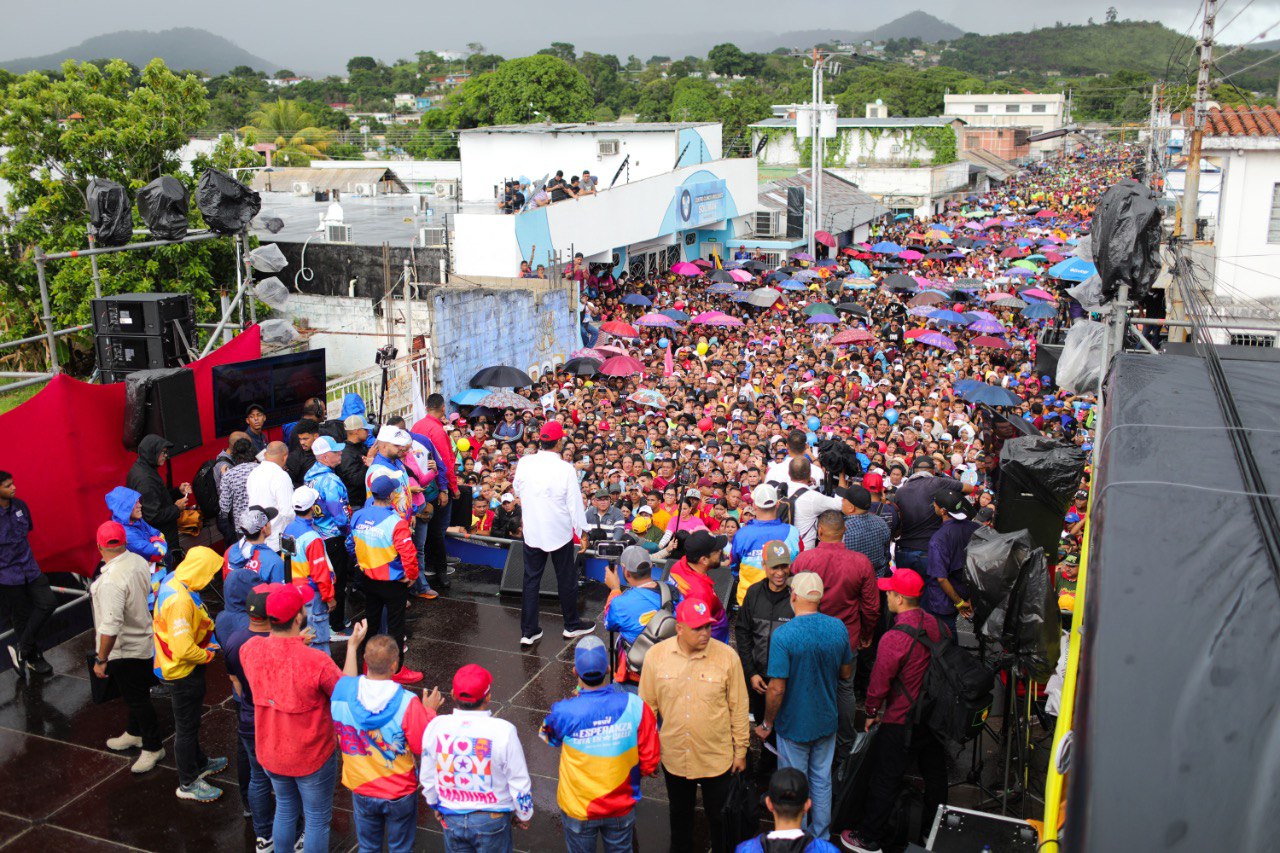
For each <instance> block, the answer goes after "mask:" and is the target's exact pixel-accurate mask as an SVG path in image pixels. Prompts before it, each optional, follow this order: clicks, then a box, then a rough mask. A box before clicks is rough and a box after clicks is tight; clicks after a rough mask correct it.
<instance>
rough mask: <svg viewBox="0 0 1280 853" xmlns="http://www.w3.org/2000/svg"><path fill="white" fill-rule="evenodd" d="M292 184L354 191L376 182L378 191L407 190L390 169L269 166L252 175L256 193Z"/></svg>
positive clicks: (403, 191) (290, 186)
mask: <svg viewBox="0 0 1280 853" xmlns="http://www.w3.org/2000/svg"><path fill="white" fill-rule="evenodd" d="M295 183H304V184H308V185H309V186H310V188H311V190H312V191H319V192H327V191H329V190H338V191H340V192H344V193H351V194H353V195H354V194H355V193H356V186H357V185H359V184H370V185H373V184H377V185H378V192H380V193H385V192H390V193H407V192H408V191H409V188H408V187H406V186H405V185H404V182H403V181H401V180H400V178H399V177H397V176H396V173H395V172H393V171H391V170H390V169H386V168H380V167H374V168H367V167H354V168H350V169H311V168H305V169H272V170H271V171H270V172H267V171H260V172H255V173H254V175H253V188H254V189H255V190H258V191H259V192H266V191H268V186H269V187H270V189H271V190H274V191H275V192H289V191H290V189H291V188H292V187H293V185H294V184H295Z"/></svg>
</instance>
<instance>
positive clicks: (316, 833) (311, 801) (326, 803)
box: [267, 749, 338, 853]
mask: <svg viewBox="0 0 1280 853" xmlns="http://www.w3.org/2000/svg"><path fill="white" fill-rule="evenodd" d="M267 775H268V776H269V777H271V787H272V788H273V789H274V790H275V792H276V819H275V829H274V831H273V832H272V838H273V839H274V840H275V842H276V848H277V849H278V850H281V851H288V850H292V849H293V845H294V842H296V841H297V840H298V815H299V814H301V815H302V820H303V830H304V831H305V832H306V834H307V843H306V845H305V846H304V847H303V848H302V849H303V851H304V853H329V822H330V819H331V818H332V817H333V785H334V782H336V781H337V778H338V751H337V750H336V749H335V750H334V752H333V754H332V755H330V756H329V760H328V761H326V762H325V763H324V765H323V766H322V767H321V768H320V769H319V770H317V771H316V772H314V773H311V774H309V775H307V776H278V775H276V774H275V773H272V772H271V771H270V770H268V771H267Z"/></svg>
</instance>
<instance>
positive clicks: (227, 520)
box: [216, 513, 237, 547]
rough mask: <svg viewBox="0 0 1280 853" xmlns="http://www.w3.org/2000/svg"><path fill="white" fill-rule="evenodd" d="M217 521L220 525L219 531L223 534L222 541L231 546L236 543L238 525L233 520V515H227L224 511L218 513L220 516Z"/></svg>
mask: <svg viewBox="0 0 1280 853" xmlns="http://www.w3.org/2000/svg"><path fill="white" fill-rule="evenodd" d="M216 523H217V525H218V533H220V534H221V535H222V541H223V542H225V543H226V544H227V546H228V547H230V546H231V545H232V544H234V543H235V541H236V538H237V537H236V526H235V523H234V522H232V520H231V516H229V515H225V514H223V513H218V518H217V520H216Z"/></svg>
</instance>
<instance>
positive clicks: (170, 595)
mask: <svg viewBox="0 0 1280 853" xmlns="http://www.w3.org/2000/svg"><path fill="white" fill-rule="evenodd" d="M221 568H222V558H221V557H219V556H218V554H217V553H216V552H215V551H214V550H213V549H212V548H206V547H204V546H197V547H195V548H192V549H191V550H190V551H188V552H187V557H186V559H184V560H183V561H182V564H181V565H179V566H178V568H177V569H175V570H174V572H173V573H172V574H170V575H168V576H167V577H165V579H164V580H163V581H162V582H161V583H160V591H159V593H157V594H156V609H155V631H156V675H157V676H158V677H159V678H162V679H164V680H165V681H176V680H178V679H180V678H185V677H186V676H188V675H190V674H191V671H192V670H194V669H195V668H196V667H197V666H198V665H200V664H204V663H208V662H209V661H211V660H213V652H211V651H209V649H208V648H207V646H208V645H209V641H210V640H212V639H213V619H211V618H210V617H209V611H207V610H205V607H204V604H203V603H202V602H201V601H200V596H199V594H198V593H199V591H200V590H202V589H204V588H205V587H206V586H208V585H209V581H210V580H212V579H213V576H214V575H215V574H217V572H218V570H219V569H221Z"/></svg>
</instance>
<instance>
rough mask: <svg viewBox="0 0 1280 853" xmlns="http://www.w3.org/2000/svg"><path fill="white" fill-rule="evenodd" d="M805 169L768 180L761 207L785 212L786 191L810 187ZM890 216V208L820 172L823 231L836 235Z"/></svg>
mask: <svg viewBox="0 0 1280 853" xmlns="http://www.w3.org/2000/svg"><path fill="white" fill-rule="evenodd" d="M809 171H810V170H808V169H806V170H804V171H801V172H799V173H798V174H796V175H793V176H791V177H789V178H781V179H779V180H776V181H770V182H769V183H767V184H762V185H761V186H760V192H759V197H760V206H761V207H765V208H768V209H770V210H783V211H785V210H786V209H787V188H788V187H803V188H804V190H805V192H806V193H808V191H809V187H810V180H809ZM886 213H889V208H887V207H885V206H884V205H883V204H881V203H880V202H878V201H876V200H875V199H874V198H873V197H872V196H870V195H868V194H867V193H865V192H863V191H862V190H860V189H859V188H858V187H856V186H854V185H853V184H852V183H850V182H849V181H846V180H845V179H844V178H841V177H839V176H838V175H833V174H831V173H830V172H827V171H824V172H823V173H822V219H823V222H822V229H823V230H824V231H830V232H831V233H833V234H838V233H840V232H841V231H850V230H852V229H854V228H857V227H858V226H859V225H865V224H866V223H868V222H871V221H872V220H873V219H876V218H877V217H880V216H883V215H884V214H886Z"/></svg>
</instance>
